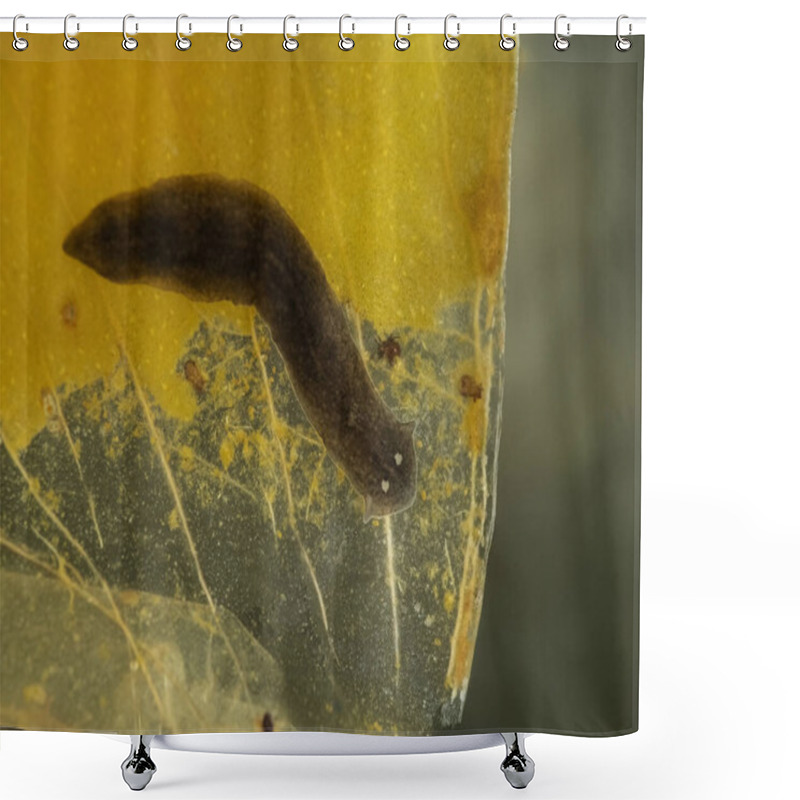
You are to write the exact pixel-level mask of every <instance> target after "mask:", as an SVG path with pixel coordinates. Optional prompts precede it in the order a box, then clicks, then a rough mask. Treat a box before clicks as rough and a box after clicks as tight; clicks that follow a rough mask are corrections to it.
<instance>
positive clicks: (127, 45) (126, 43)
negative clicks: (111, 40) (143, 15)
mask: <svg viewBox="0 0 800 800" xmlns="http://www.w3.org/2000/svg"><path fill="white" fill-rule="evenodd" d="M129 19H135V17H134V16H133V14H126V15H125V16H124V17H123V18H122V49H123V50H128V51H129V52H130V51H131V50H135V49H136V48H137V47H138V46H139V42H138V41H137V40H136V39H134V38H133V37H132V36H128V20H129ZM138 27H139V26H138V25H137V26H136V28H137V29H138Z"/></svg>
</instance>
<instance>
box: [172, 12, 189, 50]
mask: <svg viewBox="0 0 800 800" xmlns="http://www.w3.org/2000/svg"><path fill="white" fill-rule="evenodd" d="M188 18H189V15H188V14H178V17H177V19H176V20H175V35H176V36H177V37H178V38H177V39H176V40H175V47H177V48H178V50H188V49H189V48H190V47H191V46H192V40H191V39H187V38H186V37H185V36H184V35H183V34H182V33H181V20H182V19H188ZM191 32H192V23H191V22H190V23H189V33H191Z"/></svg>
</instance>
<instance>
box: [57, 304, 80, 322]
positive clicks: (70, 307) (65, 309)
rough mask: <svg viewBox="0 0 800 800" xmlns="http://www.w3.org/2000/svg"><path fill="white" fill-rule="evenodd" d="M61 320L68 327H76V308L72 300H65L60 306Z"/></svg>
mask: <svg viewBox="0 0 800 800" xmlns="http://www.w3.org/2000/svg"><path fill="white" fill-rule="evenodd" d="M61 321H62V322H63V323H64V325H66V326H67V327H68V328H76V327H77V326H78V308H77V306H76V305H75V303H74V302H73V301H72V300H67V302H66V303H64V305H63V306H61Z"/></svg>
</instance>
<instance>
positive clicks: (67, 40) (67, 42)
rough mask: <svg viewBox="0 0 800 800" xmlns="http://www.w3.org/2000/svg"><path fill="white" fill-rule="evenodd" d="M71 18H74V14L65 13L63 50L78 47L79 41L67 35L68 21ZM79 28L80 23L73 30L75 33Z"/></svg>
mask: <svg viewBox="0 0 800 800" xmlns="http://www.w3.org/2000/svg"><path fill="white" fill-rule="evenodd" d="M71 19H75V15H74V14H67V16H66V17H64V49H65V50H77V49H78V47H80V44H81V43H80V42H79V41H78V40H77V39H76V38H75V37H74V36H70V35H69V30H68V27H69V21H70V20H71ZM79 30H80V25H76V27H75V32H76V33H77V32H78V31H79Z"/></svg>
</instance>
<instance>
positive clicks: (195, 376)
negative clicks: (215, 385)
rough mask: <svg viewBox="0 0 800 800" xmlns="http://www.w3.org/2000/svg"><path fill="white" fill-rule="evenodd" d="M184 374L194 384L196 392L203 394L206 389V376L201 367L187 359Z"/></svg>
mask: <svg viewBox="0 0 800 800" xmlns="http://www.w3.org/2000/svg"><path fill="white" fill-rule="evenodd" d="M183 376H184V377H185V378H186V380H187V381H189V383H191V384H192V387H193V388H194V390H195V392H197V394H198V395H201V394H203V392H205V390H206V378H205V375H203V373H202V371H201V370H200V367H198V366H197V364H196V363H195V362H194V361H191V360H189V361H186V362H185V363H184V365H183Z"/></svg>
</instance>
